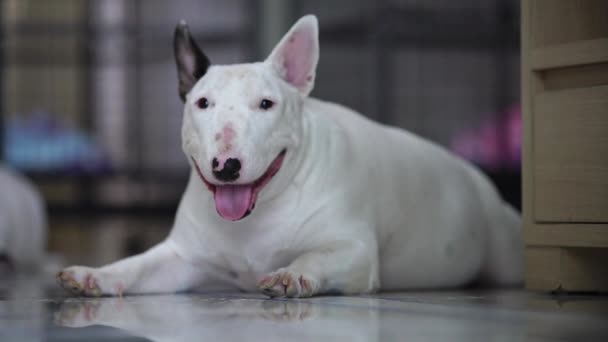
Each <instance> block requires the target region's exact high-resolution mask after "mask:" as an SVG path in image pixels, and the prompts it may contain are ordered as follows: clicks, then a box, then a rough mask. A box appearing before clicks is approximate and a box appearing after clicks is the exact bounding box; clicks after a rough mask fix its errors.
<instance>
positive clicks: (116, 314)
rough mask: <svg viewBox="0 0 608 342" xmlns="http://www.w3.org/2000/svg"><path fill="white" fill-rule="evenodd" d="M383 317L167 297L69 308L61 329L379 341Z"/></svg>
mask: <svg viewBox="0 0 608 342" xmlns="http://www.w3.org/2000/svg"><path fill="white" fill-rule="evenodd" d="M360 300H365V299H360ZM378 315H379V313H378V312H377V311H370V310H361V309H355V310H353V309H348V308H346V309H345V308H343V307H340V306H330V305H317V304H315V303H314V302H312V301H311V302H302V301H285V300H265V299H262V298H261V297H258V298H256V297H250V298H247V297H238V298H237V297H235V296H234V295H232V296H228V297H223V296H218V297H215V298H208V297H198V296H197V295H189V296H179V295H166V296H154V297H139V296H136V297H123V298H100V299H84V298H83V299H79V300H77V301H69V302H65V303H64V304H63V305H62V307H61V309H60V311H59V312H58V313H57V314H56V316H55V324H57V325H60V326H65V327H72V328H82V327H87V326H92V325H105V326H109V327H114V328H119V329H124V330H126V331H127V332H129V333H131V334H134V335H136V336H140V337H145V338H147V339H150V340H152V341H245V340H258V339H264V341H275V340H276V341H293V340H294V339H295V340H300V339H309V338H313V339H314V340H325V339H327V338H330V337H331V338H332V340H334V339H335V340H339V341H377V340H378ZM235 327H238V329H235ZM269 329H272V332H269V331H270V330H269Z"/></svg>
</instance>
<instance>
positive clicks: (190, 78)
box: [173, 20, 211, 101]
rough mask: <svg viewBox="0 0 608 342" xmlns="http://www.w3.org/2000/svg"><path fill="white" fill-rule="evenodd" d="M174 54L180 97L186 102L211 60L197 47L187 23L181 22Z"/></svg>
mask: <svg viewBox="0 0 608 342" xmlns="http://www.w3.org/2000/svg"><path fill="white" fill-rule="evenodd" d="M173 52H174V54H175V63H176V64H177V76H178V79H179V97H180V98H181V99H182V101H186V94H188V92H190V90H191V89H192V87H194V84H195V83H196V81H198V80H199V79H200V78H201V77H203V75H205V72H207V68H209V65H210V64H211V63H210V62H209V59H208V58H207V56H205V54H204V53H203V52H202V51H201V50H200V49H199V47H198V46H197V45H196V42H195V41H194V39H192V36H190V30H188V25H187V24H186V22H185V21H183V20H182V21H180V22H179V24H177V27H176V28H175V34H174V36H173Z"/></svg>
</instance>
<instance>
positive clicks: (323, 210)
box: [58, 16, 522, 297]
mask: <svg viewBox="0 0 608 342" xmlns="http://www.w3.org/2000/svg"><path fill="white" fill-rule="evenodd" d="M174 47H175V54H176V60H177V66H178V72H179V93H180V95H181V97H182V99H183V100H184V103H185V106H184V117H183V127H182V143H183V150H184V153H185V154H186V157H187V158H188V160H189V161H190V162H191V165H192V172H191V174H190V180H189V183H188V186H187V188H186V192H185V193H184V195H183V198H182V200H181V203H180V206H179V209H178V212H177V216H176V218H175V224H174V227H173V230H172V231H171V233H170V235H169V237H168V238H167V239H166V240H165V241H164V242H162V243H160V244H159V245H157V246H155V247H154V248H152V249H150V250H149V251H147V252H145V253H143V254H141V255H137V256H134V257H130V258H127V259H124V260H121V261H118V262H116V263H114V264H111V265H107V266H104V267H101V268H87V267H81V266H74V267H70V268H67V269H65V270H64V271H62V272H61V273H59V275H58V281H59V282H60V284H61V285H62V286H63V287H65V288H66V289H68V290H70V291H72V292H73V293H75V294H82V295H87V296H97V295H121V294H123V293H153V292H174V291H181V290H187V289H191V288H193V287H199V286H200V287H203V288H209V287H211V286H214V287H216V286H218V285H219V286H223V287H224V288H226V287H236V288H238V289H242V290H245V291H256V290H259V291H262V292H263V293H265V294H267V295H270V296H278V297H283V296H284V297H308V296H313V295H317V294H324V293H344V294H356V293H368V292H372V291H376V290H379V289H381V290H395V289H411V288H443V287H454V286H460V285H465V284H467V283H470V282H472V281H477V280H482V281H485V282H486V283H488V282H489V283H492V284H497V285H515V284H519V283H520V282H521V280H522V243H521V240H520V229H519V225H520V220H519V217H518V215H517V214H516V213H515V211H514V210H512V209H511V208H510V207H508V206H507V205H505V203H503V201H502V200H501V199H500V197H499V195H498V194H497V192H496V190H495V188H494V187H493V186H492V185H491V184H490V182H489V181H488V180H487V179H486V178H485V177H484V176H483V175H482V174H481V173H480V172H479V171H477V170H476V169H475V168H474V167H472V166H471V165H469V164H467V163H466V162H464V161H462V160H460V159H458V158H457V157H455V156H453V155H451V154H449V153H448V152H446V151H444V150H443V149H441V148H440V147H438V146H436V145H434V144H432V143H430V142H428V141H425V140H423V139H421V138H419V137H417V136H414V135H412V134H410V133H408V132H406V131H404V130H402V129H398V128H393V127H386V126H383V125H380V124H377V123H375V122H372V121H370V120H368V119H366V118H364V117H363V116H361V115H360V114H357V113H355V112H353V111H352V110H349V109H347V108H344V107H341V106H339V105H336V104H332V103H328V102H322V101H319V100H316V99H312V98H309V97H308V94H309V93H310V91H311V90H312V89H313V85H314V81H315V68H316V65H317V61H318V58H319V47H318V27H317V20H316V18H315V17H314V16H305V17H303V18H301V19H300V20H299V21H298V22H297V23H296V24H295V25H294V26H293V27H292V28H291V30H290V31H289V32H288V33H287V34H286V35H285V37H284V38H283V39H282V40H281V41H280V42H279V44H278V45H277V46H276V47H275V48H274V50H273V51H272V53H271V54H270V56H269V57H268V58H267V59H266V61H264V62H260V63H251V64H238V65H227V66H222V65H217V66H210V65H209V61H208V59H207V58H206V57H205V55H204V54H203V53H202V52H201V51H200V50H199V48H198V47H197V45H196V43H195V42H194V41H193V39H192V38H191V37H190V34H189V32H188V28H187V26H186V24H185V23H184V22H182V23H180V24H179V26H178V27H177V29H176V33H175V41H174Z"/></svg>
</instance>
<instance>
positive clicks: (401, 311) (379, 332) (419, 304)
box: [0, 276, 608, 342]
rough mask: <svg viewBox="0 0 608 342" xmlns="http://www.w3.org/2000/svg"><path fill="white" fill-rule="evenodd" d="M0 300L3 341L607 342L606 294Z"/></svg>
mask: <svg viewBox="0 0 608 342" xmlns="http://www.w3.org/2000/svg"><path fill="white" fill-rule="evenodd" d="M0 298H1V299H2V300H1V301H0V341H149V340H152V341H282V342H285V341H577V342H578V341H608V298H606V297H583V296H576V297H573V296H567V297H565V296H561V297H550V296H546V295H541V294H535V293H526V292H523V291H473V290H469V291H458V292H406V293H387V294H379V295H375V296H364V297H319V298H312V299H303V300H272V299H266V298H264V297H263V296H259V295H255V294H238V293H236V294H235V293H231V294H226V293H215V294H209V293H207V294H205V293H196V294H180V295H159V296H133V297H125V298H101V299H85V298H69V297H68V296H66V295H65V294H64V293H63V292H62V291H61V290H59V289H58V288H57V287H56V286H55V285H54V283H53V280H52V279H51V278H50V277H40V276H37V277H35V276H22V277H17V278H10V279H4V280H2V281H0Z"/></svg>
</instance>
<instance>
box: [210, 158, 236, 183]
mask: <svg viewBox="0 0 608 342" xmlns="http://www.w3.org/2000/svg"><path fill="white" fill-rule="evenodd" d="M211 166H212V167H213V168H214V170H213V175H214V176H215V178H217V179H219V180H221V181H222V182H234V181H235V180H237V179H238V178H239V171H240V170H241V162H240V161H239V160H238V159H234V158H228V159H227V160H226V161H225V162H224V168H223V169H222V170H219V171H218V170H215V168H216V167H217V166H219V163H218V161H217V159H215V158H213V161H212V162H211Z"/></svg>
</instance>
